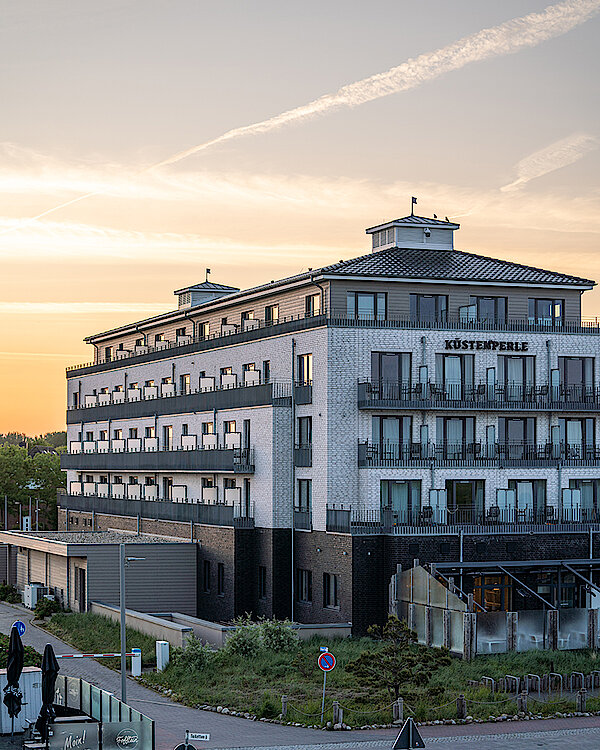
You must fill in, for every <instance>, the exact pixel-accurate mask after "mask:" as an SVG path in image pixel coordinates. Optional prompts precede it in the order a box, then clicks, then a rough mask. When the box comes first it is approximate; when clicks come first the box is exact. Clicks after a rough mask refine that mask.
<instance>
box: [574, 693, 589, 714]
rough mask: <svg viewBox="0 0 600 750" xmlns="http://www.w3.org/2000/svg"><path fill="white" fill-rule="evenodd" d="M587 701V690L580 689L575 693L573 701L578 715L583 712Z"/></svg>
mask: <svg viewBox="0 0 600 750" xmlns="http://www.w3.org/2000/svg"><path fill="white" fill-rule="evenodd" d="M586 701H587V690H586V689H585V688H581V690H580V691H579V692H578V693H577V697H576V699H575V708H576V710H577V711H579V712H580V713H584V712H585V706H586Z"/></svg>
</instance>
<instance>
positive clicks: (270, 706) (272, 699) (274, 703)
mask: <svg viewBox="0 0 600 750" xmlns="http://www.w3.org/2000/svg"><path fill="white" fill-rule="evenodd" d="M255 713H256V715H257V716H258V717H259V718H264V719H276V718H277V717H278V716H279V714H280V713H281V699H280V700H279V701H278V700H277V697H276V696H275V695H273V693H263V694H262V698H261V699H260V701H259V702H258V703H257V704H256V711H255Z"/></svg>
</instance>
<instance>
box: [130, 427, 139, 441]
mask: <svg viewBox="0 0 600 750" xmlns="http://www.w3.org/2000/svg"><path fill="white" fill-rule="evenodd" d="M137 436H138V430H137V427H130V428H129V437H130V438H131V439H132V440H135V438H137Z"/></svg>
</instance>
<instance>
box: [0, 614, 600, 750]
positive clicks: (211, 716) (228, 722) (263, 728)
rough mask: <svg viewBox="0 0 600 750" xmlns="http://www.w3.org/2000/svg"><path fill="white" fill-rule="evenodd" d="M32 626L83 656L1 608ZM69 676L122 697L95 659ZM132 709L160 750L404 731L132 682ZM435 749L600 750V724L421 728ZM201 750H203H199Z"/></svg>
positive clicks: (66, 667) (369, 747)
mask: <svg viewBox="0 0 600 750" xmlns="http://www.w3.org/2000/svg"><path fill="white" fill-rule="evenodd" d="M17 619H19V620H24V621H25V622H27V623H28V627H27V632H26V633H25V635H24V637H23V642H24V643H25V644H26V645H29V646H33V647H34V648H35V649H36V650H37V651H39V652H40V653H42V652H43V650H44V646H45V645H46V643H51V644H52V646H53V647H54V649H55V651H56V653H58V654H60V653H78V651H77V649H75V648H73V647H72V646H70V645H68V644H66V643H64V642H63V641H61V640H59V639H58V638H55V637H54V636H52V635H50V634H49V633H46V632H45V631H44V630H41V629H39V628H37V627H35V626H34V625H31V623H30V620H31V619H32V612H30V611H29V610H27V609H25V608H24V607H21V606H18V605H10V604H4V603H0V632H2V633H9V632H10V627H11V625H12V623H13V622H14V621H15V620H17ZM60 667H61V672H62V673H63V674H67V675H72V676H75V677H82V678H83V679H85V680H88V682H92V683H94V684H95V685H98V686H99V687H101V688H103V689H104V690H108V691H109V692H111V693H114V694H115V695H116V696H117V697H118V696H119V695H120V687H121V677H120V674H119V672H115V671H113V670H112V669H108V667H105V666H103V665H102V664H100V663H99V662H97V661H94V660H93V659H67V660H64V661H61V663H60ZM127 698H128V702H129V703H130V704H131V705H132V706H135V708H137V709H138V710H139V711H141V712H142V713H144V714H146V715H147V716H150V717H151V718H153V719H154V720H155V721H156V740H157V742H156V747H157V750H172V749H173V748H174V747H175V746H176V745H177V744H178V743H179V742H181V741H182V739H183V736H184V732H185V730H186V729H190V730H191V731H196V732H209V733H210V735H211V741H210V742H209V743H203V744H202V746H201V748H204V747H206V748H226V749H229V748H248V749H250V748H252V750H262V749H264V748H274V747H285V748H286V750H330V749H331V750H352V748H360V750H380V749H381V748H391V747H392V745H393V741H394V739H395V737H396V734H397V732H398V730H397V729H381V730H370V731H362V732H361V731H357V730H353V731H352V732H335V733H334V732H322V731H316V730H312V729H302V728H299V727H286V726H280V725H278V724H265V723H263V722H258V721H256V722H253V721H247V720H246V719H238V718H236V717H234V716H222V715H221V714H216V713H211V712H208V711H198V710H196V709H193V708H187V707H186V706H182V705H180V704H179V703H174V702H173V701H170V700H169V699H168V698H166V697H165V696H162V695H160V694H158V693H155V692H154V691H152V690H149V689H148V688H145V687H143V686H142V685H140V684H139V683H137V682H136V681H135V680H131V679H129V680H128V684H127ZM420 731H421V733H422V735H423V737H424V738H425V740H426V742H427V744H428V745H429V744H438V743H441V744H452V745H453V748H454V747H456V748H457V750H459V748H461V747H462V746H463V745H464V746H465V747H472V743H473V742H477V743H478V748H477V750H501V749H502V750H503V749H504V748H507V747H510V748H513V747H517V746H518V748H519V750H536V749H537V748H538V747H545V748H547V750H559V748H560V750H565V748H576V749H577V750H600V717H598V716H590V717H581V718H576V719H553V720H533V721H522V722H510V723H507V722H503V723H497V724H468V725H463V726H451V725H450V726H446V725H442V726H435V727H421V729H420ZM199 750H200V748H199Z"/></svg>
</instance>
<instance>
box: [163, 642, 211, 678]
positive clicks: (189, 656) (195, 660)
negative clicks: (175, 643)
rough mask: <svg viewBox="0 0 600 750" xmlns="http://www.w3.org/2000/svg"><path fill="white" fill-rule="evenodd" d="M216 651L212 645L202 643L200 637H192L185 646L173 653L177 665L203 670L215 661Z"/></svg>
mask: <svg viewBox="0 0 600 750" xmlns="http://www.w3.org/2000/svg"><path fill="white" fill-rule="evenodd" d="M214 658H215V652H214V651H213V650H212V649H211V648H210V646H208V645H206V644H204V643H202V641H201V640H200V639H199V638H194V637H191V638H190V639H189V640H188V642H187V643H186V645H185V648H179V649H177V650H176V652H175V653H174V655H173V662H174V663H175V664H176V665H177V666H182V667H183V666H184V667H186V668H187V669H193V670H195V671H198V672H201V671H202V670H203V669H206V667H207V666H208V665H209V664H210V663H211V662H212V661H214Z"/></svg>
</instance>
